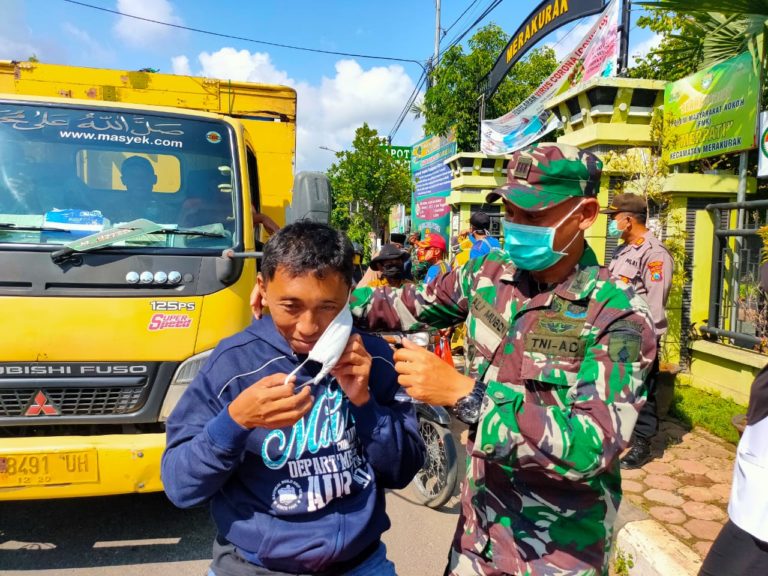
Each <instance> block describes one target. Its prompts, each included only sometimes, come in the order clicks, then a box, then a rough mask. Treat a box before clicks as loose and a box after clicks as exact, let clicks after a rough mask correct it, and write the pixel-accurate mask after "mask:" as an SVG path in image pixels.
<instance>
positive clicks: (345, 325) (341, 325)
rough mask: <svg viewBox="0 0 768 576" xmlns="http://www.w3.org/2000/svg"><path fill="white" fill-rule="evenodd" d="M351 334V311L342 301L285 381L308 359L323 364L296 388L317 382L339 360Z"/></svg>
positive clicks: (347, 304)
mask: <svg viewBox="0 0 768 576" xmlns="http://www.w3.org/2000/svg"><path fill="white" fill-rule="evenodd" d="M351 334H352V313H351V312H350V311H349V302H345V303H344V307H343V308H342V309H341V312H339V313H338V314H337V315H336V317H335V318H334V319H333V320H331V323H330V324H328V327H327V328H326V329H325V332H323V334H322V335H321V336H320V338H319V339H318V340H317V342H315V345H314V347H313V348H312V350H311V351H310V352H309V356H307V359H306V360H304V362H302V363H301V364H299V365H298V366H296V368H294V369H293V371H292V372H291V373H290V374H288V376H286V378H285V383H286V384H287V383H288V379H289V378H290V377H291V376H294V375H295V374H296V373H297V372H298V371H299V370H300V369H301V367H302V366H304V364H306V363H307V362H308V361H309V360H312V361H314V362H318V363H320V364H322V365H323V367H322V368H321V369H320V372H318V373H317V376H315V377H314V378H313V379H312V380H310V381H309V382H304V383H303V384H299V385H298V386H296V389H297V390H298V389H299V388H302V387H303V386H307V385H309V384H317V383H318V382H320V380H322V379H323V378H325V377H326V376H327V375H328V374H329V373H330V371H331V370H333V367H334V366H336V362H338V361H339V358H341V355H342V354H343V353H344V349H345V348H346V347H347V341H348V340H349V337H350V335H351Z"/></svg>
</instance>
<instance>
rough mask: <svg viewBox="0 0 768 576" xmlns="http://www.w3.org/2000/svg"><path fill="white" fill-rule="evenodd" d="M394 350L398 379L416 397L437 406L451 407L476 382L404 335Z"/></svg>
mask: <svg viewBox="0 0 768 576" xmlns="http://www.w3.org/2000/svg"><path fill="white" fill-rule="evenodd" d="M402 342H403V347H402V348H400V349H399V350H397V351H396V352H395V370H397V373H398V374H399V376H398V378H397V381H398V382H399V383H400V385H401V386H402V387H403V388H405V391H406V392H408V395H409V396H410V397H411V398H414V399H415V400H420V401H421V402H424V403H426V404H434V405H436V406H453V405H454V404H456V401H457V400H458V399H459V398H461V397H463V396H466V395H467V394H469V393H470V392H471V391H472V388H474V386H475V381H474V380H472V378H470V377H469V376H464V375H463V374H459V373H458V372H457V371H456V369H455V368H451V367H450V366H449V365H448V364H447V363H446V362H444V361H443V360H441V359H440V358H438V357H437V356H436V355H435V354H434V353H432V352H430V351H429V350H426V349H425V348H422V347H421V346H418V345H417V344H414V343H413V342H411V341H410V340H408V339H407V338H403V340H402Z"/></svg>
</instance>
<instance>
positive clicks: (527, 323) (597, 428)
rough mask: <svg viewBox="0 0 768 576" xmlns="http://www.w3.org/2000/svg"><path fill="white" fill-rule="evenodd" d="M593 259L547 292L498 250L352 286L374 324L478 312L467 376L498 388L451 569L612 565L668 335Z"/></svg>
mask: <svg viewBox="0 0 768 576" xmlns="http://www.w3.org/2000/svg"><path fill="white" fill-rule="evenodd" d="M510 174H511V168H510ZM593 258H594V255H593V254H592V253H591V250H587V251H585V253H584V256H583V257H582V259H581V261H580V262H579V264H578V265H577V266H576V267H575V268H574V269H573V271H572V272H571V273H570V275H569V276H568V278H566V279H565V280H563V281H562V282H560V283H558V284H556V285H554V286H548V287H544V289H543V290H542V289H541V288H540V287H539V285H538V283H537V282H536V281H535V280H534V279H533V277H532V276H531V273H530V272H528V271H524V270H519V269H516V268H515V266H514V264H513V263H512V261H511V259H510V257H509V256H508V255H507V254H506V253H505V252H499V251H495V252H491V253H490V254H488V255H487V256H486V257H484V258H479V259H476V260H472V261H470V262H468V263H467V264H465V265H464V266H463V267H461V268H457V269H455V270H452V271H451V272H449V273H447V274H445V275H443V276H441V277H439V278H438V279H436V280H435V281H434V282H433V283H432V284H430V285H421V286H408V287H405V288H403V289H400V290H391V289H381V290H371V289H368V288H362V289H358V290H355V291H354V293H353V297H352V312H353V314H354V315H355V316H356V317H357V318H358V319H359V322H360V323H361V324H362V325H367V327H368V328H369V329H372V330H419V329H423V328H425V327H427V326H431V327H436V328H444V327H448V326H453V325H456V324H460V323H462V322H466V323H467V339H466V352H467V363H466V368H465V373H466V374H467V375H468V376H470V377H472V378H474V379H479V380H482V381H483V382H485V383H487V389H486V392H485V396H484V398H483V405H482V410H481V415H480V420H479V421H478V423H477V424H476V425H473V426H472V427H471V428H470V433H469V440H468V443H467V449H468V457H467V462H466V466H467V470H466V473H467V479H466V481H465V482H464V483H463V485H462V500H461V503H462V511H461V516H460V519H459V523H458V526H457V531H456V534H455V537H454V541H453V546H452V550H451V556H450V562H449V572H448V573H450V574H452V575H457V576H470V575H484V576H491V575H493V576H496V575H499V576H500V575H503V574H515V575H522V574H525V575H531V576H544V575H546V576H555V575H576V574H607V566H608V553H609V549H610V544H611V536H612V526H613V522H614V519H615V516H616V511H617V509H618V506H619V502H620V500H621V479H620V475H619V460H618V455H619V453H620V452H621V451H622V450H623V448H624V447H625V446H626V445H627V443H628V442H629V438H630V435H631V434H632V429H633V427H634V424H635V419H636V418H637V413H638V411H639V410H640V407H641V406H642V404H643V402H644V397H643V394H644V388H643V380H644V376H645V373H646V372H647V370H648V369H649V368H650V364H651V361H652V359H653V357H654V354H655V353H656V342H655V337H654V331H653V323H652V321H651V319H650V315H649V313H648V309H647V306H646V304H645V302H644V301H643V300H642V299H641V298H639V297H638V296H636V295H635V294H634V293H633V292H632V289H631V288H629V287H625V286H622V285H620V284H617V283H616V282H614V281H613V280H611V278H610V276H609V273H608V271H607V270H606V269H605V268H601V267H599V266H596V265H594V262H593Z"/></svg>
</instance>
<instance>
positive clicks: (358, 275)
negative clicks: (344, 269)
mask: <svg viewBox="0 0 768 576" xmlns="http://www.w3.org/2000/svg"><path fill="white" fill-rule="evenodd" d="M352 249H353V252H354V256H353V258H352V265H353V266H354V271H353V272H352V282H353V284H354V285H355V286H357V285H358V284H359V283H360V280H361V279H362V278H363V274H364V273H365V270H363V245H362V244H360V242H352Z"/></svg>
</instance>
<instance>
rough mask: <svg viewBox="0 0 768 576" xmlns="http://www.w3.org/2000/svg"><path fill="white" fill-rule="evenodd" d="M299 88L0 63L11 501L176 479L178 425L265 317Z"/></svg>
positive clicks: (4, 393)
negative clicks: (182, 404)
mask: <svg viewBox="0 0 768 576" xmlns="http://www.w3.org/2000/svg"><path fill="white" fill-rule="evenodd" d="M295 105H296V95H295V92H294V91H293V90H292V89H290V88H285V87H275V86H264V85H258V84H247V83H232V82H229V83H227V82H224V81H218V80H205V79H200V78H190V77H184V76H171V75H161V74H151V73H134V72H126V71H115V70H95V69H87V68H71V67H64V66H52V65H42V64H38V63H16V62H13V63H11V62H5V63H0V344H1V345H0V500H3V499H5V500H8V499H29V498H61V497H71V496H93V495H100V494H118V493H127V492H142V491H153V490H161V489H162V484H161V480H160V472H159V470H160V466H159V465H160V456H161V454H162V450H163V448H164V445H165V434H164V421H165V418H166V417H167V416H168V414H169V413H170V411H171V410H172V409H173V407H174V406H175V403H176V401H177V400H178V398H179V397H180V396H181V394H182V393H183V391H184V390H185V388H186V386H187V385H188V384H189V382H191V380H192V379H193V378H194V376H195V375H196V374H197V372H198V370H199V369H200V367H201V366H202V365H203V364H204V362H205V361H206V360H207V358H208V357H209V355H210V354H211V352H212V350H213V348H214V347H215V346H216V344H217V343H218V342H219V341H220V340H221V339H223V338H225V337H227V336H229V335H231V334H233V333H235V332H237V331H239V330H241V329H243V328H244V327H245V326H247V324H248V323H249V322H250V321H251V312H250V309H249V306H248V301H249V294H250V292H251V289H252V287H253V285H254V282H255V276H256V260H255V259H254V258H252V257H251V258H249V257H247V256H249V255H250V256H256V255H257V254H256V251H257V248H258V243H259V240H260V239H261V240H263V239H264V237H263V235H262V233H261V231H260V230H259V229H258V227H257V228H254V225H253V220H252V214H253V211H263V212H264V213H266V214H268V215H269V216H270V217H272V219H273V220H275V221H277V222H280V223H282V222H283V220H284V214H285V209H286V207H287V206H288V204H289V203H290V199H291V185H292V181H293V159H294V156H295Z"/></svg>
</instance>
